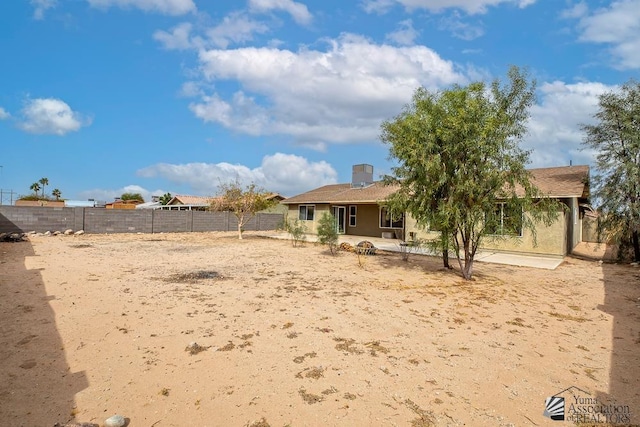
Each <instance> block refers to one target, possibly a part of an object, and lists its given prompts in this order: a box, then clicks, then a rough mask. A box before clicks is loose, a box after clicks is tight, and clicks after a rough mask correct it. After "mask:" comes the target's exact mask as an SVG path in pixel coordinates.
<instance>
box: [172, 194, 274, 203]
mask: <svg viewBox="0 0 640 427" xmlns="http://www.w3.org/2000/svg"><path fill="white" fill-rule="evenodd" d="M285 198H286V197H284V196H283V195H281V194H278V193H269V195H268V196H267V199H275V200H277V201H281V200H284V199H285ZM216 199H218V197H202V196H185V195H176V196H173V198H172V199H171V200H169V203H167V205H191V206H209V205H211V203H212V202H214V201H215V200H216Z"/></svg>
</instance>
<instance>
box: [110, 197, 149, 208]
mask: <svg viewBox="0 0 640 427" xmlns="http://www.w3.org/2000/svg"><path fill="white" fill-rule="evenodd" d="M142 203H144V202H143V201H141V200H122V199H120V198H117V199H116V200H114V201H113V202H111V203H106V204H105V206H104V207H105V208H107V209H135V208H136V206H138V205H139V204H142Z"/></svg>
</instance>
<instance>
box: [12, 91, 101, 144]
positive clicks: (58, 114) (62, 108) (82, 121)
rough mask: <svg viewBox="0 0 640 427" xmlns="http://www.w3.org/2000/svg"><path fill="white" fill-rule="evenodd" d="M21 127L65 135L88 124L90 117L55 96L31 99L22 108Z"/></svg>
mask: <svg viewBox="0 0 640 427" xmlns="http://www.w3.org/2000/svg"><path fill="white" fill-rule="evenodd" d="M22 116H23V119H22V121H21V122H20V123H19V126H20V128H22V129H23V130H25V131H27V132H29V133H38V134H56V135H64V134H66V133H68V132H74V131H77V130H79V129H80V128H81V127H82V126H88V125H89V124H90V123H91V120H90V119H87V118H84V117H83V116H82V115H81V114H79V113H77V112H74V111H72V110H71V107H69V105H67V103H65V102H64V101H62V100H60V99H55V98H38V99H30V100H28V101H27V102H26V105H25V107H24V108H23V109H22Z"/></svg>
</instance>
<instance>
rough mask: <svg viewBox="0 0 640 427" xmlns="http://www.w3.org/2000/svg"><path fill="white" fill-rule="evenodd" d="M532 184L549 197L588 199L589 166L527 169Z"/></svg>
mask: <svg viewBox="0 0 640 427" xmlns="http://www.w3.org/2000/svg"><path fill="white" fill-rule="evenodd" d="M529 172H531V175H532V183H533V184H534V185H535V186H536V187H538V189H539V190H540V191H541V192H542V193H544V194H546V195H547V196H549V197H558V198H560V197H580V198H588V197H589V166H586V165H581V166H560V167H553V168H539V169H529Z"/></svg>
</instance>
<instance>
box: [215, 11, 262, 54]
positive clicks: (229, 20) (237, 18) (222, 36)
mask: <svg viewBox="0 0 640 427" xmlns="http://www.w3.org/2000/svg"><path fill="white" fill-rule="evenodd" d="M268 31H269V27H267V26H266V25H265V24H263V23H261V22H258V21H256V20H254V19H251V17H249V16H247V15H246V14H245V13H243V12H232V13H230V14H229V15H227V16H225V17H224V19H223V20H222V22H221V23H220V24H218V25H216V26H215V27H213V28H210V29H208V30H207V31H206V34H207V37H208V40H209V41H210V42H211V43H212V44H213V46H217V47H220V48H227V47H228V46H229V44H231V43H245V42H248V41H251V40H253V34H255V33H257V34H264V33H266V32H268Z"/></svg>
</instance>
